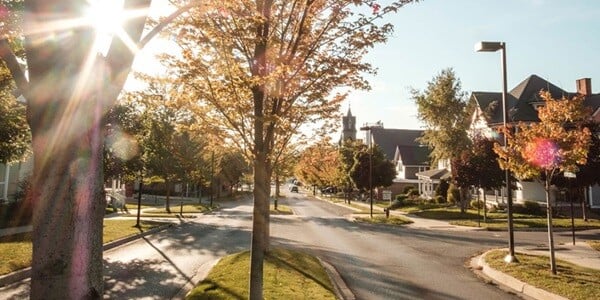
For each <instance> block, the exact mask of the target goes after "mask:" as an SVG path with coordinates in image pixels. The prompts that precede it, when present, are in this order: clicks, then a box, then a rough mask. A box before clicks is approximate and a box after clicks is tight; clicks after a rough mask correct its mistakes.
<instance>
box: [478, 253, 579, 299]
mask: <svg viewBox="0 0 600 300" xmlns="http://www.w3.org/2000/svg"><path fill="white" fill-rule="evenodd" d="M490 251H491V250H490ZM490 251H487V252H485V253H483V254H482V255H479V256H476V257H473V258H472V261H471V263H472V264H473V265H477V266H480V267H481V271H482V272H483V274H485V275H486V276H487V277H489V278H491V279H492V280H493V281H494V282H496V283H499V284H501V285H503V286H506V287H509V288H510V289H512V290H514V291H516V292H517V293H521V294H524V295H527V296H529V297H531V298H534V299H540V300H569V299H567V298H565V297H562V296H559V295H556V294H554V293H551V292H548V291H546V290H543V289H540V288H537V287H535V286H532V285H530V284H528V283H525V282H523V281H521V280H519V279H516V278H514V277H512V276H510V275H507V274H505V273H502V272H500V271H498V270H496V269H494V268H492V267H490V265H488V264H487V262H486V261H485V256H486V254H488V252H490Z"/></svg>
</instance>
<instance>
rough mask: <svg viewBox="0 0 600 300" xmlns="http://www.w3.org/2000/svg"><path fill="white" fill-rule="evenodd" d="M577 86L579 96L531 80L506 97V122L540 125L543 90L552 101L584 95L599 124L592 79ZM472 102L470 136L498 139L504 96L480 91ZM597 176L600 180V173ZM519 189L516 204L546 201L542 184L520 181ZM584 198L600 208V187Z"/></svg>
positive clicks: (598, 99) (598, 101)
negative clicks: (474, 106)
mask: <svg viewBox="0 0 600 300" xmlns="http://www.w3.org/2000/svg"><path fill="white" fill-rule="evenodd" d="M576 85H577V92H575V93H569V92H566V91H564V90H563V89H561V88H559V87H557V86H556V85H554V84H552V83H550V82H548V81H546V80H545V79H543V78H541V77H539V76H537V75H531V76H529V77H528V78H526V79H525V80H523V81H522V82H521V83H519V84H518V85H517V86H516V87H515V88H513V89H512V90H511V91H510V92H509V93H508V95H507V96H508V97H507V101H506V102H507V104H506V106H507V108H508V120H507V122H509V123H518V122H525V123H528V122H539V118H538V116H537V108H539V107H540V106H542V105H544V103H545V102H544V100H543V99H540V96H539V92H540V91H541V90H546V91H548V92H550V94H552V97H553V98H561V97H563V96H566V97H569V98H570V97H572V96H574V95H576V94H579V95H583V96H584V97H585V102H584V104H585V105H586V106H587V107H590V108H591V109H592V111H593V117H594V119H595V120H596V121H598V122H600V94H593V93H592V84H591V79H589V78H582V79H579V80H577V81H576ZM471 99H472V100H474V102H475V103H476V104H477V108H476V110H475V112H474V114H473V117H472V120H471V126H470V134H471V135H484V136H487V137H492V138H499V137H498V136H497V135H496V133H495V130H494V129H493V128H495V127H498V126H501V125H502V124H503V109H502V93H501V92H478V91H477V92H473V93H472V94H471ZM495 135H496V136H495ZM598 176H600V171H599V174H598ZM516 185H517V189H516V190H514V191H513V199H515V201H517V202H518V201H524V200H532V201H540V202H542V201H545V193H544V189H543V187H542V186H541V185H540V184H539V183H537V182H533V181H519V182H517V183H516ZM585 197H586V199H587V201H588V202H589V204H590V206H591V207H593V208H600V187H598V186H594V187H590V188H588V189H587V191H586V192H585Z"/></svg>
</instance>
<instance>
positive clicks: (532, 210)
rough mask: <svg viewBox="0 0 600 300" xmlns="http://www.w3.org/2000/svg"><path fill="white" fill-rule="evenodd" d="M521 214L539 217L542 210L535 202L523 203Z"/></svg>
mask: <svg viewBox="0 0 600 300" xmlns="http://www.w3.org/2000/svg"><path fill="white" fill-rule="evenodd" d="M523 213H525V214H529V215H541V214H542V208H541V207H540V204H539V203H538V202H535V201H524V202H523Z"/></svg>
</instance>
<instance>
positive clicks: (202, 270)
mask: <svg viewBox="0 0 600 300" xmlns="http://www.w3.org/2000/svg"><path fill="white" fill-rule="evenodd" d="M220 260H221V258H220V257H219V258H217V259H214V260H212V261H208V262H205V263H203V264H202V265H200V267H199V268H198V270H197V271H196V274H194V276H192V278H190V280H189V281H188V282H186V283H185V284H184V285H183V286H182V287H181V289H179V292H177V294H175V296H173V297H172V298H171V299H185V297H186V296H187V295H188V294H189V293H190V292H191V291H192V289H193V288H195V287H196V284H198V283H199V282H200V281H202V280H204V279H205V278H206V276H207V275H208V273H209V272H210V270H212V268H213V267H214V266H215V265H216V264H217V263H218V262H219V261H220Z"/></svg>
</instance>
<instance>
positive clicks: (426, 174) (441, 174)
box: [416, 169, 452, 180]
mask: <svg viewBox="0 0 600 300" xmlns="http://www.w3.org/2000/svg"><path fill="white" fill-rule="evenodd" d="M416 175H417V177H419V178H421V177H423V178H426V179H430V180H440V179H449V178H450V177H451V175H452V174H450V171H448V170H446V169H433V170H427V171H423V172H419V173H417V174H416Z"/></svg>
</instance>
